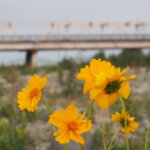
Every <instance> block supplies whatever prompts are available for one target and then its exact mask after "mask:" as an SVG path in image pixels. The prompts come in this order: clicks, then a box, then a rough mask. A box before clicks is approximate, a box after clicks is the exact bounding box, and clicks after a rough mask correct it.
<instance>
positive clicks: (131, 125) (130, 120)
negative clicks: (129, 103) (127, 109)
mask: <svg viewBox="0 0 150 150" xmlns="http://www.w3.org/2000/svg"><path fill="white" fill-rule="evenodd" d="M125 117H126V119H127V126H126V128H125ZM111 120H112V121H113V122H119V125H120V126H121V131H122V132H125V133H130V132H134V131H135V130H136V129H137V128H138V126H139V124H138V123H137V122H135V120H134V117H130V115H129V114H128V113H126V114H125V113H124V111H123V110H122V112H121V113H119V112H116V113H115V114H113V115H112V117H111Z"/></svg>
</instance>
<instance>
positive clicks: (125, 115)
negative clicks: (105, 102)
mask: <svg viewBox="0 0 150 150" xmlns="http://www.w3.org/2000/svg"><path fill="white" fill-rule="evenodd" d="M120 101H121V104H122V108H123V112H124V118H125V119H124V123H125V140H126V147H127V150H129V140H128V132H127V112H126V108H125V104H124V101H123V99H122V97H121V96H120Z"/></svg>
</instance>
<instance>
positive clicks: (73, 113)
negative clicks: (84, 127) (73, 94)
mask: <svg viewBox="0 0 150 150" xmlns="http://www.w3.org/2000/svg"><path fill="white" fill-rule="evenodd" d="M77 117H78V110H77V107H75V106H74V105H73V104H70V105H69V106H68V107H67V108H66V110H65V116H64V118H65V120H67V122H68V121H72V120H76V118H77Z"/></svg>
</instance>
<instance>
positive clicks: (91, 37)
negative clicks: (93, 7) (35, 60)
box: [0, 34, 150, 42]
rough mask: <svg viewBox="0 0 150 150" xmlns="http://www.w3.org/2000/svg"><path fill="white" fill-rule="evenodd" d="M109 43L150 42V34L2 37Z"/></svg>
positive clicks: (7, 38)
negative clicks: (120, 41)
mask: <svg viewBox="0 0 150 150" xmlns="http://www.w3.org/2000/svg"><path fill="white" fill-rule="evenodd" d="M87 40H89V41H93V40H94V41H95V40H96V41H107V40H114V41H119V40H150V34H84V35H80V34H64V35H62V34H61V35H46V36H43V37H42V36H41V35H23V36H14V35H13V36H7V35H2V36H0V42H39V41H43V42H44V41H87Z"/></svg>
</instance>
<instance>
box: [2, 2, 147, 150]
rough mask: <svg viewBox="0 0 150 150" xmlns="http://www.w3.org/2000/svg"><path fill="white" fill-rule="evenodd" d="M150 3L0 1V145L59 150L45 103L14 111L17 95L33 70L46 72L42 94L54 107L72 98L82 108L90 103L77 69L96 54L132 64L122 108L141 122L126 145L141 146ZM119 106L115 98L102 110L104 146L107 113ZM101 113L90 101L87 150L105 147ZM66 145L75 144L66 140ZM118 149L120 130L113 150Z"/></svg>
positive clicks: (111, 127)
mask: <svg viewBox="0 0 150 150" xmlns="http://www.w3.org/2000/svg"><path fill="white" fill-rule="evenodd" d="M149 6H150V1H148V0H111V1H110V0H82V1H81V0H76V1H73V0H63V1H60V0H30V1H27V0H13V1H10V0H5V1H3V0H1V1H0V14H1V17H0V102H1V105H0V149H1V150H56V149H57V150H61V149H62V148H61V146H60V145H58V144H57V143H56V142H54V138H53V136H52V126H51V125H50V124H49V123H48V122H47V120H48V115H49V112H48V110H47V109H46V107H45V106H44V105H43V104H42V103H40V104H39V108H38V110H37V111H36V112H34V113H29V112H27V111H20V110H19V109H18V107H17V92H18V91H19V90H21V89H22V88H23V87H25V86H26V84H27V80H28V79H29V77H30V76H31V75H33V74H35V73H36V74H39V75H41V76H44V75H47V76H48V84H47V86H46V88H45V90H44V96H43V98H44V99H45V100H46V101H47V102H48V103H49V104H50V105H51V106H52V109H53V110H55V109H60V108H64V107H66V106H67V105H68V104H70V103H74V104H75V105H76V106H78V108H79V110H80V112H83V111H87V108H88V105H89V103H90V100H89V98H88V96H87V95H83V94H82V87H83V83H81V82H80V81H78V80H77V79H76V74H77V73H78V72H79V70H80V68H81V67H83V66H85V65H86V64H88V63H89V61H90V60H91V59H92V58H101V59H102V60H108V61H110V62H112V63H113V64H114V65H115V66H119V67H122V69H123V68H125V67H126V66H130V73H134V74H136V75H137V78H136V79H134V80H133V81H131V89H132V94H131V96H130V97H129V100H127V101H126V107H127V109H128V111H129V112H130V113H131V114H132V115H133V116H135V118H136V120H137V121H138V122H140V127H139V129H138V130H137V132H136V133H133V134H131V136H130V144H131V149H133V150H142V148H143V146H144V142H145V130H146V128H147V127H148V125H149V124H150V116H149V114H150V109H149V106H150V95H149V92H150V90H149V85H150V15H149V14H150V9H149ZM120 109H121V106H120V104H119V103H118V102H117V103H116V105H114V106H112V107H111V108H110V109H109V110H108V111H107V112H106V128H107V131H108V132H107V135H106V137H107V144H109V142H110V140H111V138H110V137H111V136H112V135H113V133H114V132H115V128H116V125H115V124H113V123H111V122H110V117H111V114H112V113H114V112H115V111H118V110H120ZM100 114H101V112H100V109H99V108H98V107H97V106H96V105H94V109H93V114H92V120H93V122H94V124H95V125H94V127H93V129H92V132H91V133H89V134H88V139H87V143H86V150H91V149H92V150H98V149H103V147H102V137H101V129H100V127H99V124H100V123H101V118H100ZM37 131H38V132H37ZM135 141H138V144H137V142H136V143H135ZM69 148H70V149H71V150H78V149H79V147H78V145H77V144H75V143H72V142H71V144H70V145H69ZM124 149H125V145H124V142H123V134H121V133H120V134H119V135H118V137H117V139H116V143H115V145H114V147H113V150H124Z"/></svg>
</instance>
